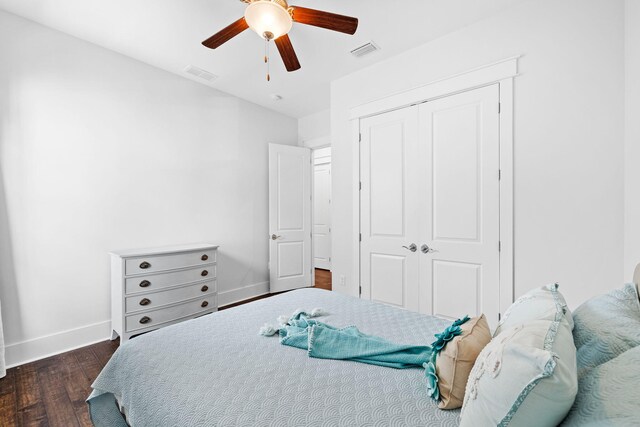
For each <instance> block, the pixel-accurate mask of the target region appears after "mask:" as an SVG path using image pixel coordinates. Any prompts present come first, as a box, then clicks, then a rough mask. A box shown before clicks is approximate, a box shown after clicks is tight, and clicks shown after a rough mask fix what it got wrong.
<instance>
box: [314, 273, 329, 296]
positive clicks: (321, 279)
mask: <svg viewBox="0 0 640 427" xmlns="http://www.w3.org/2000/svg"><path fill="white" fill-rule="evenodd" d="M315 276H316V277H315V279H316V281H315V287H316V288H320V289H326V290H327V291H330V290H331V272H330V271H329V270H322V269H319V268H316V269H315Z"/></svg>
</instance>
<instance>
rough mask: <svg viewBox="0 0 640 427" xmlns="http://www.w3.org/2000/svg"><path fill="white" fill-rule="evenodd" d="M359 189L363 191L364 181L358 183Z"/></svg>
mask: <svg viewBox="0 0 640 427" xmlns="http://www.w3.org/2000/svg"><path fill="white" fill-rule="evenodd" d="M358 190H360V191H362V181H360V182H359V183H358Z"/></svg>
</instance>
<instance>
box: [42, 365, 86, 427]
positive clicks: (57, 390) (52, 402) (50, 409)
mask: <svg viewBox="0 0 640 427" xmlns="http://www.w3.org/2000/svg"><path fill="white" fill-rule="evenodd" d="M56 357H58V356H56ZM65 378H66V375H65V367H64V365H63V362H62V359H60V358H58V363H57V364H52V365H50V366H44V367H42V368H39V369H38V382H39V383H40V386H41V387H42V400H43V401H44V407H45V410H46V412H47V418H48V420H49V424H50V425H52V426H65V427H73V426H79V425H80V424H79V423H78V418H77V417H76V414H75V411H74V409H73V405H72V403H71V399H69V395H68V394H67V389H66V387H65V384H64V381H65Z"/></svg>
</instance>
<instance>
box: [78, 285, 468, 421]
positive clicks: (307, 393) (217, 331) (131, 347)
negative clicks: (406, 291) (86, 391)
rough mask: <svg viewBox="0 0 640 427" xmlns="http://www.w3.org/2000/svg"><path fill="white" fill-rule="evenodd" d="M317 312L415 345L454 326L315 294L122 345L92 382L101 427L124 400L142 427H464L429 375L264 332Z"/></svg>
mask: <svg viewBox="0 0 640 427" xmlns="http://www.w3.org/2000/svg"><path fill="white" fill-rule="evenodd" d="M313 307H322V308H324V309H325V310H327V311H328V312H329V314H328V315H327V316H323V317H322V320H323V321H324V322H326V323H329V324H331V325H335V326H336V327H344V326H348V325H358V327H359V328H360V329H361V331H362V332H363V333H365V334H370V335H375V336H379V337H382V338H384V339H387V340H390V341H393V342H401V343H405V344H407V345H412V346H421V345H428V344H430V343H431V342H432V341H433V336H434V334H435V333H438V332H441V331H442V330H443V329H444V328H445V327H447V326H448V325H449V324H450V322H448V321H444V320H440V319H437V318H435V317H432V316H425V315H421V314H417V313H412V312H409V311H406V310H401V309H398V308H394V307H389V306H386V305H382V304H377V303H372V302H369V301H363V300H359V299H357V298H352V297H347V296H343V295H339V294H337V293H335V292H327V291H323V290H317V289H303V290H298V291H293V292H289V293H286V294H282V295H278V296H274V297H271V298H267V299H264V300H260V301H256V302H254V303H251V304H247V305H243V306H239V307H236V308H233V309H229V310H224V311H221V312H218V313H214V314H212V315H208V316H204V317H201V318H198V319H195V320H191V321H187V322H183V323H180V324H178V325H174V326H169V327H166V328H163V329H160V330H157V331H155V332H152V333H149V334H145V335H142V336H139V337H137V338H134V339H132V340H130V341H128V342H126V343H125V344H123V345H122V346H121V347H120V348H119V349H118V350H117V351H116V353H115V354H114V356H113V357H112V359H111V360H110V361H109V363H108V364H107V365H106V366H105V368H104V370H103V371H102V373H101V374H100V375H99V376H98V378H97V379H96V381H95V382H94V384H93V387H94V389H95V390H94V393H93V394H92V399H91V400H90V402H91V405H90V406H91V414H92V417H93V420H94V423H95V424H96V426H99V427H102V426H113V425H114V424H112V423H113V418H111V419H109V417H114V416H115V415H117V408H116V407H115V404H114V401H113V398H112V396H111V395H116V396H117V397H118V401H119V402H120V404H122V405H123V406H124V408H125V411H126V413H127V417H128V421H129V423H130V424H131V425H133V426H135V427H145V426H153V427H158V426H278V427H280V426H422V427H424V426H457V425H459V411H458V410H454V411H443V410H440V409H438V408H437V402H435V401H433V400H431V399H430V398H429V396H428V395H427V393H426V388H425V387H426V383H425V377H424V369H422V368H415V369H400V370H398V369H388V368H384V367H380V366H374V365H370V364H363V363H356V362H353V361H343V360H326V359H318V358H310V357H307V356H306V355H305V354H304V353H303V352H301V351H300V350H298V349H296V348H292V347H288V346H283V345H280V344H279V343H278V340H277V339H268V338H265V337H263V336H259V335H257V334H256V331H257V330H258V329H259V328H260V326H262V325H263V324H264V323H265V322H267V321H271V320H273V319H276V318H277V317H278V316H279V315H281V314H283V313H292V312H294V311H295V310H297V309H299V308H302V309H308V310H310V309H311V308H313ZM407 325H412V327H407ZM98 396H103V397H102V398H96V397H98ZM104 396H106V397H104Z"/></svg>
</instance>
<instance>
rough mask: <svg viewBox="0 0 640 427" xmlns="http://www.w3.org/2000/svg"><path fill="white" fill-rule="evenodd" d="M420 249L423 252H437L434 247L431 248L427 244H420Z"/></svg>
mask: <svg viewBox="0 0 640 427" xmlns="http://www.w3.org/2000/svg"><path fill="white" fill-rule="evenodd" d="M420 251H422V253H423V254H428V253H429V252H435V251H434V250H433V249H432V248H430V247H429V246H427V245H422V246H420Z"/></svg>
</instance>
